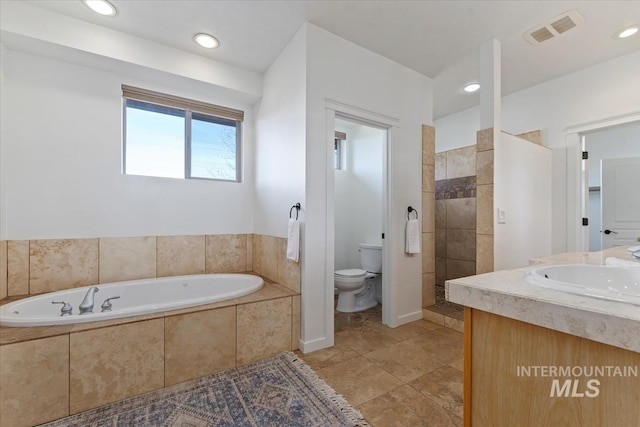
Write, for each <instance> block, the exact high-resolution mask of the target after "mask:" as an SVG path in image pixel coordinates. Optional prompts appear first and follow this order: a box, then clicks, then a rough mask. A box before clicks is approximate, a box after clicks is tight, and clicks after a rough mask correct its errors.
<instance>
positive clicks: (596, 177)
mask: <svg viewBox="0 0 640 427" xmlns="http://www.w3.org/2000/svg"><path fill="white" fill-rule="evenodd" d="M585 147H586V150H587V151H588V152H589V160H588V170H589V187H600V166H601V164H600V161H601V160H602V159H619V158H625V157H640V123H634V124H631V125H626V126H617V127H613V128H608V129H603V130H600V131H597V132H590V133H587V134H586V135H585ZM600 207H601V202H600V191H590V192H589V250H590V251H599V250H601V249H602V239H601V237H602V235H601V232H600V230H601V229H602V212H601V211H600Z"/></svg>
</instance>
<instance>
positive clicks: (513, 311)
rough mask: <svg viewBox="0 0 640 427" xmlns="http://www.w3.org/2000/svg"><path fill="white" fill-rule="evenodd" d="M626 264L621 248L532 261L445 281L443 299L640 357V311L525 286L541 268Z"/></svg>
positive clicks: (638, 308) (589, 298) (625, 253)
mask: <svg viewBox="0 0 640 427" xmlns="http://www.w3.org/2000/svg"><path fill="white" fill-rule="evenodd" d="M610 256H614V257H617V258H625V259H627V258H629V252H628V251H627V250H626V248H612V249H607V250H605V251H601V252H574V253H565V254H559V255H552V256H549V257H544V258H536V259H532V260H531V264H532V265H531V266H529V267H524V268H519V269H515V270H505V271H497V272H494V273H487V274H480V275H477V276H471V277H464V278H460V279H453V280H448V281H447V282H446V284H445V289H446V299H447V300H448V301H451V302H454V303H456V304H460V305H464V306H466V307H471V308H475V309H478V310H482V311H486V312H489V313H493V314H497V315H500V316H504V317H508V318H511V319H516V320H520V321H523V322H527V323H531V324H534V325H538V326H542V327H545V328H549V329H553V330H556V331H560V332H565V333H568V334H571V335H576V336H580V337H584V338H587V339H590V340H593V341H598V342H601V343H604V344H609V345H612V346H615V347H620V348H624V349H627V350H632V351H635V352H640V306H637V305H633V304H627V303H622V302H616V301H608V300H603V299H598V298H592V297H587V296H581V295H573V294H569V293H565V292H561V291H556V290H553V289H546V288H541V287H538V286H535V285H530V284H528V283H526V282H525V281H524V279H523V278H524V274H525V273H526V272H527V271H528V270H531V269H532V268H535V267H538V266H540V265H541V264H604V260H605V259H606V258H608V257H610Z"/></svg>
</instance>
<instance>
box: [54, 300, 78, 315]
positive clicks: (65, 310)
mask: <svg viewBox="0 0 640 427" xmlns="http://www.w3.org/2000/svg"><path fill="white" fill-rule="evenodd" d="M51 304H62V308H61V309H60V316H71V315H72V314H73V313H72V311H73V307H71V304H69V303H68V302H64V301H51Z"/></svg>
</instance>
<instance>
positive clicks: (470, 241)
mask: <svg viewBox="0 0 640 427" xmlns="http://www.w3.org/2000/svg"><path fill="white" fill-rule="evenodd" d="M447 258H448V259H459V260H464V261H475V260H476V231H475V230H459V229H451V228H450V229H448V230H447Z"/></svg>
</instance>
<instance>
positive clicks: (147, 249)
mask: <svg viewBox="0 0 640 427" xmlns="http://www.w3.org/2000/svg"><path fill="white" fill-rule="evenodd" d="M152 277H156V237H155V236H146V237H106V238H102V239H100V283H110V282H119V281H123V280H135V279H148V278H152Z"/></svg>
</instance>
